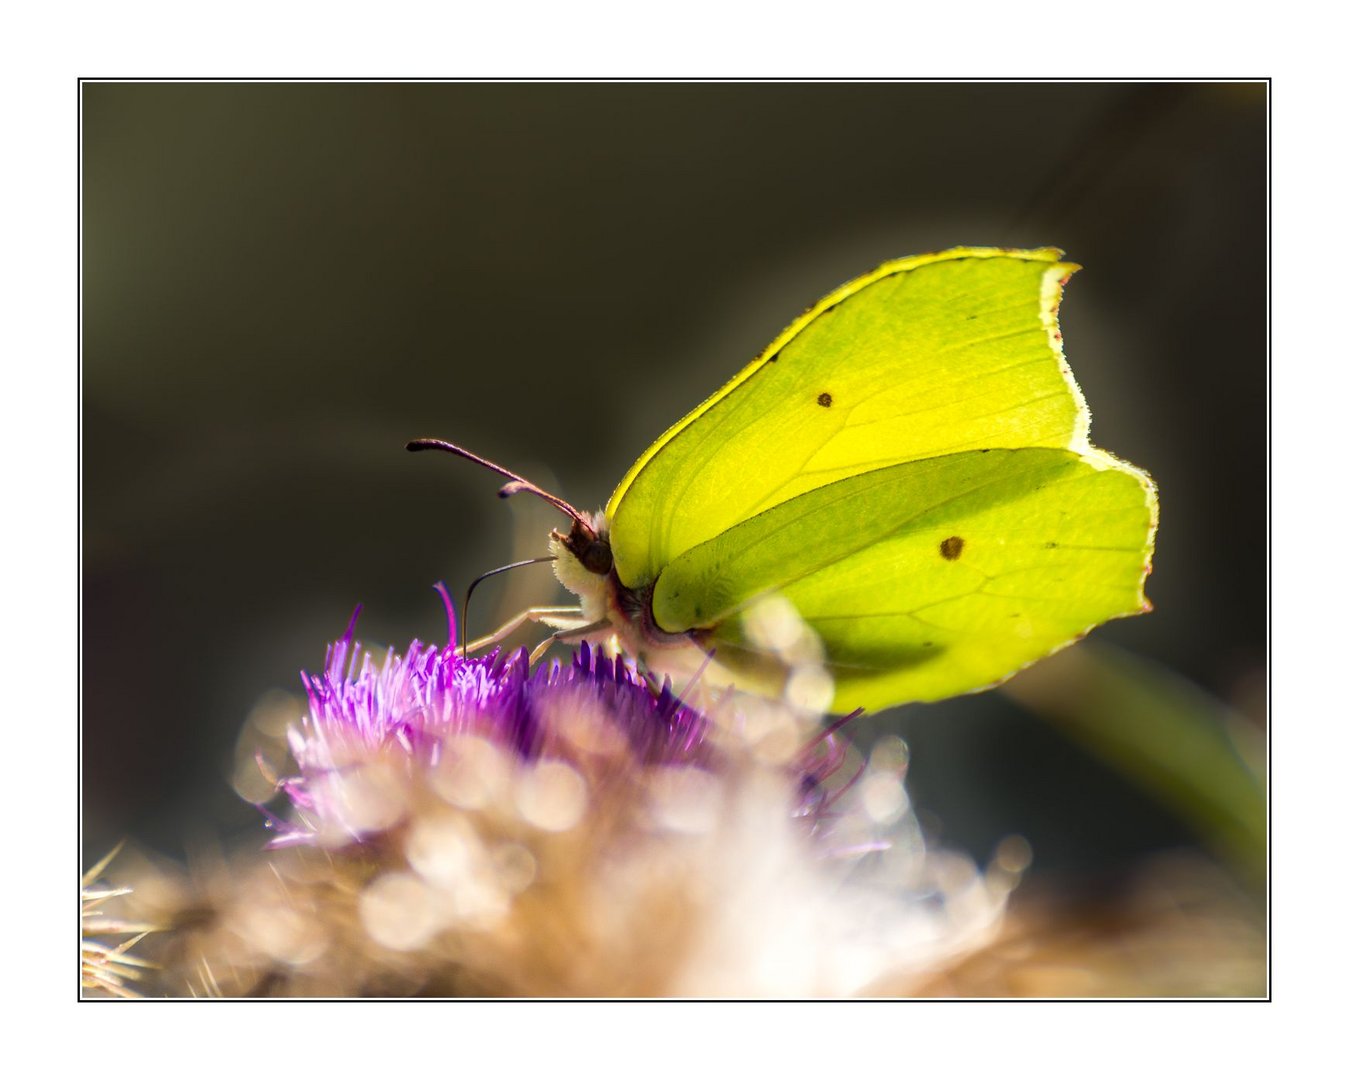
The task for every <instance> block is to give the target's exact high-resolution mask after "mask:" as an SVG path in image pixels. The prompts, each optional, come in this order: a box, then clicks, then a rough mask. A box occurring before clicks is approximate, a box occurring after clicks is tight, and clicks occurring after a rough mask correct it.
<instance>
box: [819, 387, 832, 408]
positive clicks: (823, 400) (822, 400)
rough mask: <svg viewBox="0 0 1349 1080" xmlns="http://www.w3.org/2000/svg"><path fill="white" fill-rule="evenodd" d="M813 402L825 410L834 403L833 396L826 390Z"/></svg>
mask: <svg viewBox="0 0 1349 1080" xmlns="http://www.w3.org/2000/svg"><path fill="white" fill-rule="evenodd" d="M815 400H816V401H817V402H818V403H819V404H821V405H823V406H824V407H825V408H826V409H827V408H829V406H830V405H832V404H833V403H834V395H833V394H831V393H830V392H829V391H828V390H826V391H825V392H824V393H822V394H821V395H820V396H819V397H817V398H816V399H815Z"/></svg>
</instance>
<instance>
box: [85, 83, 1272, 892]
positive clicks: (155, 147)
mask: <svg viewBox="0 0 1349 1080" xmlns="http://www.w3.org/2000/svg"><path fill="white" fill-rule="evenodd" d="M82 102H83V141H82V146H83V213H84V246H83V286H84V307H83V319H84V323H83V329H84V359H83V396H82V408H83V468H84V475H83V496H82V498H83V559H84V562H83V573H84V581H83V586H84V595H83V656H82V661H83V727H82V767H83V792H84V842H85V853H86V857H87V861H89V862H92V861H93V859H95V858H97V856H99V855H101V854H102V853H103V852H104V851H105V850H106V849H107V848H108V847H110V846H111V845H112V844H113V843H114V842H115V841H117V840H118V839H119V838H121V837H123V836H127V835H130V836H132V837H135V838H136V839H138V840H140V841H143V842H144V843H146V844H148V845H150V846H152V847H154V848H157V849H159V850H161V851H164V852H167V853H169V854H179V853H181V852H182V851H183V850H184V849H185V848H187V847H190V846H192V845H193V844H194V843H196V842H198V841H200V840H201V839H203V838H223V837H230V836H235V835H239V836H254V837H256V838H259V839H260V838H261V837H262V835H263V834H262V832H261V830H260V828H259V827H258V814H257V812H256V810H254V809H253V808H252V807H251V806H249V805H248V804H246V803H244V802H243V801H242V800H241V799H239V797H238V796H236V795H235V794H234V793H233V791H232V790H231V787H230V775H231V771H232V769H233V765H232V759H233V756H234V754H235V743H236V739H237V737H238V735H239V732H240V730H241V728H242V727H243V725H244V722H245V719H246V718H247V717H248V716H249V715H250V711H251V710H254V709H255V707H256V706H257V705H258V702H259V701H260V700H261V699H262V697H263V695H264V694H265V693H266V692H267V691H269V690H271V689H274V688H275V689H281V690H286V691H289V692H291V693H298V692H299V690H300V684H299V671H300V669H301V668H307V669H310V670H314V669H316V668H318V667H319V666H320V665H321V664H322V661H323V653H324V647H325V643H326V642H328V641H330V640H332V639H333V638H335V637H338V636H340V635H341V633H342V631H343V629H344V627H345V626H346V623H347V620H348V618H349V617H350V615H351V611H352V608H353V606H354V605H355V604H356V603H357V602H362V603H364V605H365V610H364V613H363V615H362V616H361V622H360V631H361V637H362V639H363V640H365V641H366V642H368V643H382V644H391V645H397V646H402V645H405V644H406V643H407V642H408V641H409V640H410V639H411V638H413V637H419V638H421V639H422V640H433V641H441V640H443V638H444V616H443V613H442V609H441V605H440V601H439V599H438V598H437V597H436V596H435V594H434V593H433V592H432V591H431V586H432V584H433V583H434V582H435V581H437V580H440V579H444V580H445V581H446V582H447V583H448V584H449V585H450V587H451V589H453V590H454V591H455V592H456V593H458V594H460V595H462V591H463V589H464V587H465V585H466V584H467V582H468V581H469V580H471V579H472V577H473V576H475V575H476V574H477V573H479V572H481V571H482V570H485V569H488V568H490V567H493V566H496V565H499V564H500V563H503V562H505V561H508V560H509V559H510V558H511V557H512V556H517V557H523V556H525V555H528V554H539V553H542V552H543V551H544V542H545V535H546V530H547V528H548V527H550V526H551V525H554V524H557V523H558V522H557V520H556V519H555V517H554V516H550V515H549V514H548V513H547V512H546V508H545V507H542V506H533V505H529V506H524V505H516V504H520V503H522V502H529V500H520V499H517V500H513V501H512V503H511V504H503V503H501V502H499V501H498V500H497V499H496V498H494V497H493V493H494V491H495V489H496V487H497V482H496V480H495V478H493V477H492V476H490V475H488V474H486V473H484V472H482V471H480V470H477V469H475V468H473V467H472V466H470V465H468V464H467V463H463V462H456V461H453V460H451V459H449V458H443V457H439V456H435V455H423V456H419V457H413V456H411V455H409V454H406V453H405V452H404V451H403V444H404V442H405V441H406V440H407V439H408V438H410V437H413V436H423V435H439V436H443V437H447V438H451V439H454V440H455V441H458V442H460V443H462V444H464V445H466V446H469V447H471V448H473V449H475V450H477V451H478V452H480V453H483V454H486V455H488V456H490V457H493V458H496V459H497V460H500V461H502V462H503V463H505V464H508V465H510V466H512V467H514V468H516V469H517V470H519V471H522V472H524V473H525V474H526V475H528V476H531V477H532V478H534V479H536V480H537V481H538V482H540V483H542V484H544V486H549V485H553V486H555V488H556V490H557V491H558V493H559V494H561V495H563V496H564V497H566V498H567V499H569V500H571V501H572V502H574V503H576V504H578V505H580V506H584V507H592V508H595V507H599V506H601V505H602V504H603V502H604V501H605V499H606V498H607V496H608V494H609V492H610V491H611V489H612V487H613V485H614V484H615V483H616V482H617V481H618V479H619V477H620V476H621V475H622V474H623V472H624V471H625V470H626V468H627V467H628V465H629V464H630V463H631V462H632V461H633V460H634V459H635V458H636V457H637V455H638V454H639V453H640V452H641V451H642V450H643V449H644V448H645V447H646V446H647V445H648V443H650V442H651V441H652V440H653V439H654V438H655V437H656V436H657V435H658V434H659V433H660V432H661V431H662V430H664V428H665V427H666V426H667V425H668V424H670V423H671V422H673V421H674V420H676V419H677V418H678V417H679V416H681V415H682V414H683V413H684V412H685V411H686V410H687V409H688V408H690V407H691V406H693V405H694V404H696V403H697V402H698V401H700V400H701V399H702V398H703V397H704V396H706V394H708V393H709V392H711V391H712V390H713V389H714V388H715V387H717V386H718V385H720V384H721V383H722V382H723V381H724V380H725V379H726V378H727V377H729V376H730V375H731V374H732V373H733V372H734V371H735V370H737V369H738V368H739V367H740V366H741V365H743V364H744V363H745V362H747V361H748V360H749V359H750V358H751V357H753V356H754V355H755V354H756V353H757V352H758V350H759V349H760V348H762V347H763V346H764V345H765V344H766V343H767V342H768V341H769V340H770V338H772V337H773V336H774V334H775V333H776V332H777V331H778V330H779V329H780V328H781V327H782V326H784V325H785V324H786V323H787V322H788V321H790V319H791V318H793V317H794V316H795V315H796V314H797V313H798V312H799V311H800V310H801V309H802V308H803V307H805V306H806V305H807V304H809V303H810V302H812V301H813V300H815V299H816V298H817V297H819V296H820V295H822V294H823V293H825V292H826V291H827V290H829V289H830V288H832V287H833V286H835V285H837V284H839V283H840V282H842V281H844V280H847V279H848V278H851V277H854V276H856V275H858V274H860V273H862V272H864V271H866V270H868V269H870V268H871V267H873V266H874V265H876V264H877V263H879V262H881V261H883V260H885V259H888V258H894V257H897V256H901V255H907V254H913V253H917V252H922V251H928V250H936V249H941V248H946V247H950V246H953V245H958V244H973V245H1005V246H1040V245H1054V246H1058V247H1062V248H1064V249H1065V250H1066V252H1067V254H1068V257H1069V258H1071V259H1073V260H1074V261H1077V262H1080V263H1082V264H1083V266H1084V268H1085V269H1084V270H1083V272H1081V273H1080V274H1078V275H1077V276H1076V277H1074V279H1073V281H1072V283H1071V285H1070V286H1069V289H1068V293H1067V299H1066V302H1065V304H1064V308H1063V312H1062V319H1063V325H1064V334H1065V344H1066V348H1067V354H1068V358H1069V361H1070V363H1071V364H1072V366H1073V369H1074V371H1075V372H1076V374H1077V377H1078V380H1079V381H1080V383H1081V384H1082V387H1083V390H1084V393H1085V395H1086V398H1087V400H1088V402H1089V403H1090V404H1091V407H1092V411H1093V416H1094V421H1093V438H1094V441H1095V442H1096V443H1097V444H1098V445H1101V446H1103V447H1106V448H1107V449H1109V450H1111V451H1113V452H1115V453H1117V454H1119V455H1120V456H1122V457H1124V458H1126V459H1128V460H1130V461H1133V462H1135V463H1136V464H1139V465H1141V466H1143V467H1145V468H1147V469H1148V470H1150V471H1151V472H1152V474H1153V475H1154V477H1155V478H1156V480H1157V483H1158V485H1159V488H1160V492H1161V507H1162V513H1161V530H1160V534H1159V539H1158V546H1157V555H1156V562H1155V573H1154V575H1153V577H1152V578H1151V580H1150V583H1149V586H1148V593H1149V595H1150V597H1151V598H1152V600H1153V602H1154V604H1155V606H1156V610H1155V612H1154V613H1153V614H1151V615H1148V616H1146V617H1143V618H1137V619H1131V620H1126V621H1122V622H1116V623H1113V624H1111V625H1109V626H1107V627H1105V628H1103V629H1101V630H1099V631H1097V632H1096V633H1095V634H1094V635H1093V636H1092V640H1093V641H1097V642H1101V643H1104V644H1106V645H1114V646H1117V647H1119V649H1121V650H1124V652H1123V653H1122V654H1120V655H1124V656H1126V657H1131V658H1139V659H1141V661H1142V662H1143V663H1144V664H1149V665H1151V666H1150V667H1149V670H1153V671H1157V672H1162V673H1165V672H1174V673H1176V674H1177V675H1178V676H1180V677H1182V678H1183V679H1184V680H1187V681H1188V683H1193V684H1194V686H1195V687H1197V688H1198V689H1199V690H1200V691H1202V692H1203V694H1202V695H1199V696H1198V697H1196V698H1195V700H1199V701H1201V702H1206V703H1208V704H1210V705H1212V707H1213V709H1215V710H1217V711H1218V713H1220V714H1222V715H1224V716H1226V717H1227V718H1228V720H1230V721H1232V722H1235V723H1237V724H1238V725H1239V726H1241V727H1242V729H1243V730H1246V731H1247V732H1248V733H1254V737H1255V741H1256V742H1257V743H1258V742H1259V741H1260V740H1261V739H1262V738H1263V736H1262V735H1261V734H1260V732H1261V730H1262V725H1263V723H1264V715H1263V709H1264V674H1265V673H1264V657H1265V625H1266V624H1265V605H1266V586H1265V566H1266V546H1265V545H1266V528H1265V522H1266V502H1265V491H1266V485H1265V471H1264V470H1265V461H1266V450H1265V437H1264V435H1265V385H1266V362H1265V345H1266V329H1265V295H1266V293H1265V273H1266V219H1265V208H1266V87H1265V85H1264V84H1262V83H1231V84H1195V83H1191V84H1164V83H1130V84H1108V83H1087V84H1066V83H1065V84H1031V83H1021V84H999V83H974V84H954V83H951V84H826V83H810V84H785V85H784V84H660V83H637V84H626V83H606V84H585V83H565V84H548V83H540V84H395V85H385V84H372V83H366V84H304V83H290V84H209V83H195V84H171V83H168V84H134V83H86V84H84V86H83V87H82ZM522 538H523V539H522ZM554 588H555V586H554V585H553V583H552V578H551V575H550V573H549V571H548V569H547V568H546V567H540V568H533V569H530V570H526V571H520V572H519V573H518V574H517V575H516V577H515V580H514V581H513V582H511V583H506V582H505V581H504V580H503V579H501V578H498V579H496V580H495V581H494V582H493V583H492V584H489V585H486V586H484V588H483V589H482V591H481V595H482V596H483V597H484V601H483V604H482V606H481V607H480V608H479V609H478V611H477V612H476V613H475V615H474V626H473V630H474V631H475V632H482V631H483V630H484V629H486V627H487V624H488V623H489V622H490V621H491V619H492V618H493V617H494V616H495V614H496V613H497V612H498V611H499V610H501V609H503V608H506V607H518V606H522V605H523V604H525V603H530V602H533V603H546V602H549V601H550V600H551V599H552V597H553V595H554V593H553V589H554ZM476 603H477V601H475V604H476ZM1167 677H1168V678H1169V676H1167ZM1204 695H1207V696H1204ZM1203 707H1207V706H1203ZM1224 710H1227V711H1226V712H1224ZM1048 711H1049V712H1052V711H1053V710H1048ZM888 730H895V731H898V732H900V733H901V734H902V735H903V736H904V738H905V739H906V740H907V741H908V743H909V745H910V747H911V749H912V769H911V773H910V779H909V784H910V793H911V795H912V796H913V799H914V801H915V803H916V804H917V805H918V806H919V807H920V809H921V811H922V813H923V814H924V816H925V818H926V819H927V820H928V822H929V824H930V825H931V827H932V828H933V829H934V831H939V832H940V834H941V838H942V840H943V842H947V843H951V844H953V845H954V846H957V847H960V848H963V849H965V850H967V851H969V852H970V854H972V855H973V856H975V858H977V859H979V860H980V861H983V860H985V859H987V858H988V857H989V853H990V852H991V851H992V849H993V847H994V845H995V844H996V843H997V842H998V840H999V839H1000V838H1001V837H1003V836H1006V835H1007V834H1009V833H1013V832H1018V833H1021V834H1023V835H1025V836H1026V837H1027V838H1029V840H1030V842H1031V844H1032V846H1033V848H1034V851H1035V859H1036V863H1035V865H1036V867H1037V868H1040V869H1043V870H1048V871H1060V872H1063V873H1066V874H1077V875H1081V876H1090V875H1093V874H1098V873H1100V872H1102V871H1108V870H1109V869H1110V868H1111V867H1114V866H1119V865H1128V864H1129V863H1131V862H1133V861H1135V860H1138V859H1141V858H1143V857H1145V856H1147V855H1148V854H1150V853H1152V852H1156V851H1161V850H1165V849H1170V848H1174V847H1176V846H1178V845H1179V846H1185V845H1189V844H1192V843H1194V842H1195V833H1194V822H1193V821H1192V820H1190V819H1189V818H1187V815H1186V814H1185V813H1184V812H1181V811H1178V810H1177V806H1178V805H1180V806H1182V808H1183V804H1184V800H1181V803H1180V804H1177V803H1175V802H1174V801H1172V802H1169V803H1168V802H1167V800H1166V799H1159V798H1158V797H1157V793H1156V790H1154V789H1153V788H1150V787H1149V786H1148V784H1146V783H1141V782H1139V780H1138V778H1137V775H1135V774H1134V773H1131V772H1130V770H1128V769H1127V768H1121V767H1120V766H1119V762H1118V761H1115V760H1113V759H1112V758H1111V755H1110V754H1109V753H1106V754H1102V753H1101V752H1100V747H1099V746H1096V747H1093V746H1092V745H1091V740H1089V739H1088V740H1085V741H1084V740H1083V739H1082V738H1080V737H1079V734H1077V733H1075V732H1074V731H1073V729H1072V727H1071V725H1069V726H1068V727H1065V726H1063V725H1061V724H1055V723H1053V722H1047V721H1046V719H1045V718H1044V717H1043V716H1041V715H1038V714H1037V711H1036V710H1034V709H1030V708H1027V706H1026V703H1025V701H1024V700H1021V699H1017V700H1013V698H1011V697H1009V696H1007V695H1005V694H1001V693H995V694H984V695H978V696H973V697H964V698H960V699H957V700H955V701H952V702H947V703H943V704H941V705H936V706H926V707H913V708H910V709H903V710H898V711H894V712H891V713H888V714H883V715H881V716H877V717H872V718H869V719H864V720H863V721H861V722H860V724H859V725H858V727H857V729H856V731H857V734H858V737H859V738H861V739H863V740H864V741H865V740H867V739H869V738H871V737H873V736H875V735H876V734H877V733H878V732H880V731H888ZM1257 767H1258V766H1257Z"/></svg>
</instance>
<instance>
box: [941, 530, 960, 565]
mask: <svg viewBox="0 0 1349 1080" xmlns="http://www.w3.org/2000/svg"><path fill="white" fill-rule="evenodd" d="M964 550H965V541H964V539H963V538H962V537H959V536H948V537H947V538H946V539H945V540H943V541H942V542H941V557H942V558H943V559H947V560H949V561H950V562H955V560H956V559H958V558H960V553H961V552H962V551H964Z"/></svg>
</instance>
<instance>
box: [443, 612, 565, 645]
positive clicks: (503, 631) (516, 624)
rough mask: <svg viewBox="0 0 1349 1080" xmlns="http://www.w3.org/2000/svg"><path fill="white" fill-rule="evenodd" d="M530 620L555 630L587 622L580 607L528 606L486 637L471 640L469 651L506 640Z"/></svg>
mask: <svg viewBox="0 0 1349 1080" xmlns="http://www.w3.org/2000/svg"><path fill="white" fill-rule="evenodd" d="M528 622H536V623H543V625H544V626H548V627H551V628H552V629H554V630H563V629H568V628H571V627H577V626H581V625H583V624H584V623H585V620H584V619H583V618H581V609H580V608H579V607H533V608H526V609H525V610H524V611H522V612H520V613H519V614H518V615H515V616H512V617H511V618H509V619H507V620H506V621H505V622H504V623H502V624H501V625H500V626H498V627H497V628H496V629H495V630H493V631H492V632H491V633H490V634H488V635H486V636H485V637H480V638H478V639H477V640H475V641H470V642H469V643H468V645H467V646H466V648H467V650H468V651H469V652H477V651H478V650H479V649H486V648H488V647H489V646H491V645H496V644H498V643H499V642H502V641H505V640H506V639H507V638H508V637H510V636H511V635H512V634H513V633H515V631H517V630H519V629H520V627H522V626H524V625H525V623H528Z"/></svg>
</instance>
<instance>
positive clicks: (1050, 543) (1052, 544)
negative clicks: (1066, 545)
mask: <svg viewBox="0 0 1349 1080" xmlns="http://www.w3.org/2000/svg"><path fill="white" fill-rule="evenodd" d="M1058 546H1059V544H1058V541H1057V540H1046V541H1045V547H1047V548H1056V547H1058Z"/></svg>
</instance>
